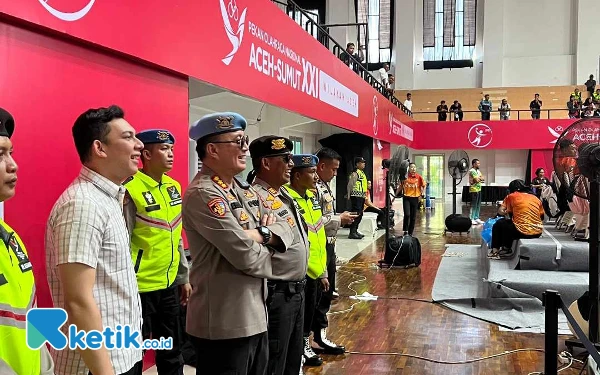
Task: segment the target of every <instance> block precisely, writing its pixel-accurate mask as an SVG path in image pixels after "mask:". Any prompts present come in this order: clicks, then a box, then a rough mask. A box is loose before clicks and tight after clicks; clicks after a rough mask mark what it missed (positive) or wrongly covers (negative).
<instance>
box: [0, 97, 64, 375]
mask: <svg viewBox="0 0 600 375" xmlns="http://www.w3.org/2000/svg"><path fill="white" fill-rule="evenodd" d="M14 129H15V121H14V119H13V117H12V116H11V114H10V113H8V112H7V111H6V110H4V109H2V108H0V202H4V201H6V200H8V199H10V198H12V197H13V196H14V195H15V185H16V183H17V163H15V160H14V159H13V158H12V149H13V146H12V143H11V141H10V137H11V136H12V134H13V131H14ZM34 307H36V305H35V281H34V278H33V268H32V266H31V262H30V261H29V257H28V254H27V250H26V249H25V245H24V244H23V242H22V241H21V238H20V237H19V235H18V234H17V233H16V232H15V231H14V230H13V229H12V228H11V227H9V226H8V224H6V223H5V222H4V220H2V219H0V374H3V375H38V374H44V375H45V374H54V366H53V364H52V358H51V357H50V353H48V349H47V348H46V345H42V346H41V347H40V348H39V349H37V350H32V349H29V347H28V346H27V344H26V331H25V327H26V324H27V323H26V320H25V316H26V314H27V311H29V310H30V309H31V308H34Z"/></svg>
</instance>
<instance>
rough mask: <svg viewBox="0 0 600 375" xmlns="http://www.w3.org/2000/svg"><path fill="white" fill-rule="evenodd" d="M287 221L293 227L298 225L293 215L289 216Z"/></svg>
mask: <svg viewBox="0 0 600 375" xmlns="http://www.w3.org/2000/svg"><path fill="white" fill-rule="evenodd" d="M287 222H288V224H289V225H290V227H292V228H293V227H295V226H296V223H294V219H292V217H291V216H288V218H287Z"/></svg>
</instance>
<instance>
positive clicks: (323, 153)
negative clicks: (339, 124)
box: [317, 147, 342, 162]
mask: <svg viewBox="0 0 600 375" xmlns="http://www.w3.org/2000/svg"><path fill="white" fill-rule="evenodd" d="M317 157H318V158H319V162H321V161H324V160H339V161H342V157H341V156H340V154H338V153H337V152H335V151H334V150H332V149H330V148H328V147H323V148H322V149H320V150H319V152H317Z"/></svg>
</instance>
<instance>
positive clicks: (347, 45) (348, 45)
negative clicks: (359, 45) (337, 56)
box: [346, 42, 356, 48]
mask: <svg viewBox="0 0 600 375" xmlns="http://www.w3.org/2000/svg"><path fill="white" fill-rule="evenodd" d="M350 46H352V47H356V46H355V45H354V43H352V42H350V43H348V44H346V48H350Z"/></svg>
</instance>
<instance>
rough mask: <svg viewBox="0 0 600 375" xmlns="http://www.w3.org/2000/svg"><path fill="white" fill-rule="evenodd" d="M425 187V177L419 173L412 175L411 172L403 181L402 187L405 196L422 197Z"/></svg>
mask: <svg viewBox="0 0 600 375" xmlns="http://www.w3.org/2000/svg"><path fill="white" fill-rule="evenodd" d="M424 187H425V181H423V177H421V176H420V175H419V174H418V173H415V175H414V176H412V177H411V175H410V173H409V174H408V178H407V179H406V180H404V182H403V183H402V189H403V191H404V196H405V197H420V196H421V188H424Z"/></svg>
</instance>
